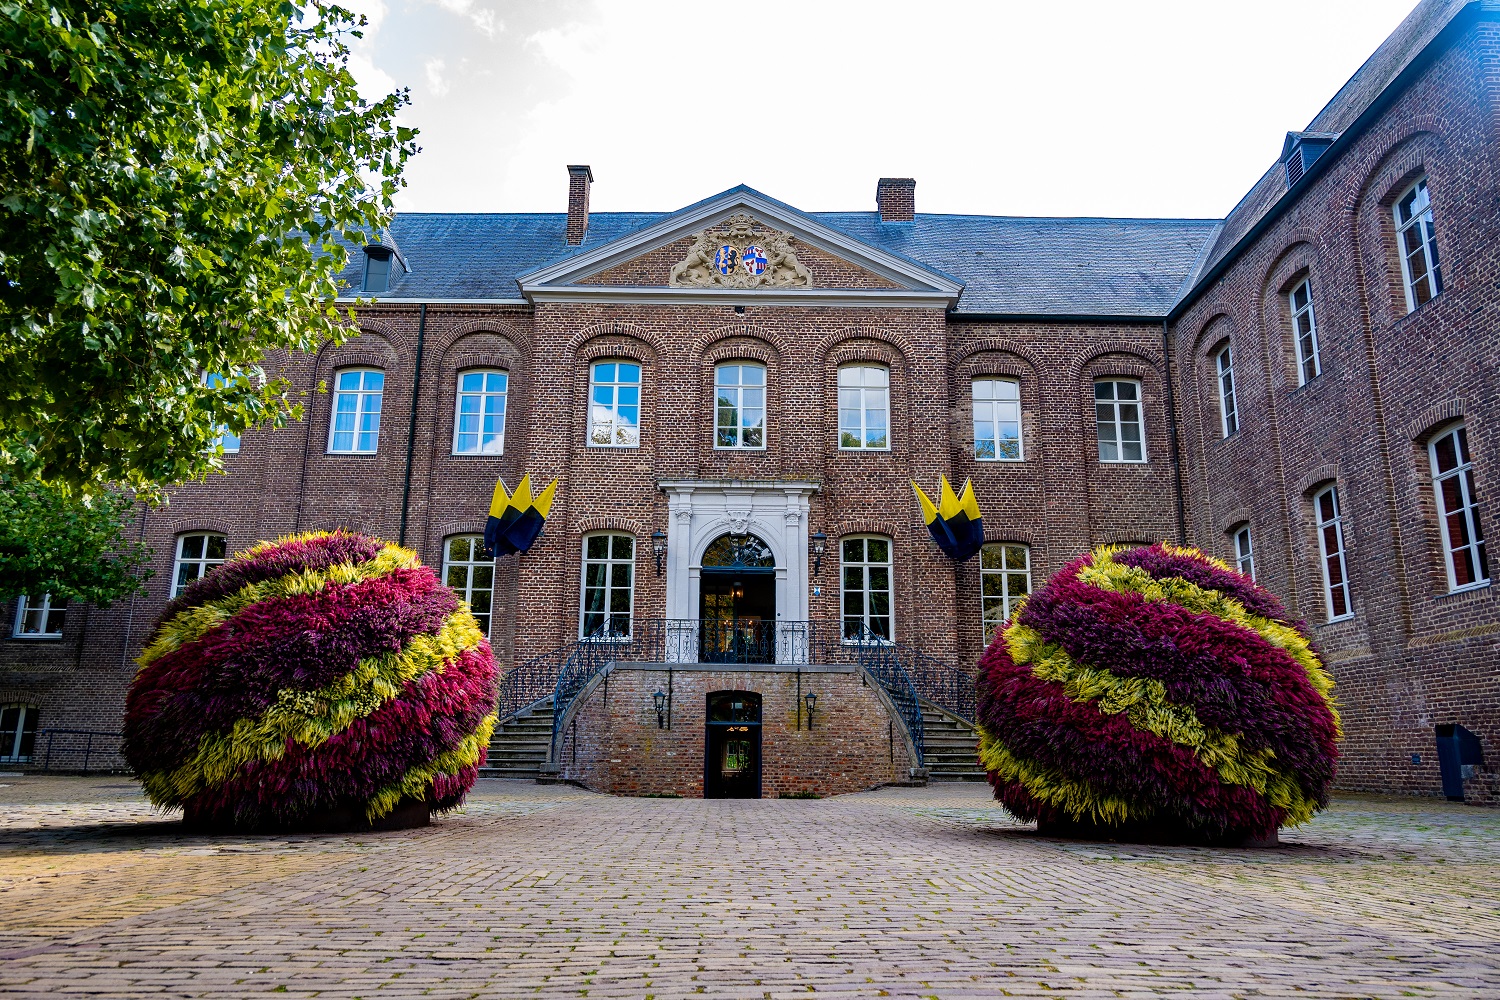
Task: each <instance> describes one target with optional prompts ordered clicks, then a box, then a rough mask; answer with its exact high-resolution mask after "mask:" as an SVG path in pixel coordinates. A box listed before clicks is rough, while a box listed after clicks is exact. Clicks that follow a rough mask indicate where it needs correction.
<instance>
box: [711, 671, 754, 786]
mask: <svg viewBox="0 0 1500 1000" xmlns="http://www.w3.org/2000/svg"><path fill="white" fill-rule="evenodd" d="M703 797H704V798H705V799H758V798H760V695H758V694H756V693H754V692H753V691H715V692H712V693H711V694H709V696H708V732H707V734H706V744H705V753H704V755H703Z"/></svg>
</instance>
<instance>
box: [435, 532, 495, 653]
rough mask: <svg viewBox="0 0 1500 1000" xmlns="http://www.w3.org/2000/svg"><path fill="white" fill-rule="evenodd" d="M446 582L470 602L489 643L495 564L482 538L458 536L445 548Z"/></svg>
mask: <svg viewBox="0 0 1500 1000" xmlns="http://www.w3.org/2000/svg"><path fill="white" fill-rule="evenodd" d="M443 580H444V581H446V582H447V584H448V587H449V589H451V590H452V591H453V592H454V593H455V594H457V595H458V596H459V599H460V600H463V601H467V602H468V604H469V610H470V611H472V612H473V613H474V618H475V620H477V621H478V622H479V628H480V630H481V631H483V632H484V636H485V638H486V639H488V638H489V636H490V612H491V609H492V606H493V604H494V599H495V560H493V559H486V558H485V557H484V537H483V536H482V535H454V536H453V537H452V538H449V539H448V541H447V543H446V544H445V545H444V546H443Z"/></svg>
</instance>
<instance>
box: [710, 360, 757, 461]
mask: <svg viewBox="0 0 1500 1000" xmlns="http://www.w3.org/2000/svg"><path fill="white" fill-rule="evenodd" d="M714 398H715V404H714V447H715V448H764V447H765V446H766V369H765V366H764V365H757V364H747V363H743V362H735V363H734V364H727V365H719V366H718V367H716V368H715V369H714Z"/></svg>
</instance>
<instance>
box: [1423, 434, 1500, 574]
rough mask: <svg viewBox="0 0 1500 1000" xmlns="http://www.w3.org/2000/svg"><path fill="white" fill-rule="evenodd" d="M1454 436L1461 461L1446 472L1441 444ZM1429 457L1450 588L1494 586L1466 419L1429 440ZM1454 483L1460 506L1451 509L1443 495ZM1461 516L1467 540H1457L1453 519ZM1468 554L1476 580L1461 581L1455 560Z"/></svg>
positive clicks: (1457, 457)
mask: <svg viewBox="0 0 1500 1000" xmlns="http://www.w3.org/2000/svg"><path fill="white" fill-rule="evenodd" d="M1450 437H1451V438H1453V454H1454V457H1455V458H1456V459H1457V460H1458V464H1457V465H1455V466H1454V467H1453V468H1451V469H1449V470H1447V471H1446V472H1439V471H1438V445H1439V444H1440V443H1442V442H1443V441H1444V440H1445V439H1447V438H1450ZM1427 457H1428V460H1429V461H1430V462H1431V463H1432V492H1433V501H1434V502H1435V503H1436V505H1437V515H1438V529H1439V530H1440V531H1441V533H1442V538H1443V568H1444V569H1445V571H1446V572H1447V576H1448V591H1449V593H1454V592H1456V591H1460V590H1474V589H1476V588H1478V587H1488V586H1489V585H1490V569H1489V553H1488V552H1487V551H1486V548H1485V540H1484V526H1483V525H1482V524H1481V523H1480V521H1479V510H1478V506H1479V500H1478V498H1477V497H1476V495H1475V493H1476V490H1475V487H1474V460H1473V457H1472V456H1471V455H1470V454H1469V443H1468V430H1467V428H1466V427H1465V426H1464V424H1463V423H1462V422H1459V423H1456V424H1449V425H1448V426H1447V427H1444V428H1443V429H1442V430H1440V431H1439V432H1438V433H1436V434H1434V435H1433V436H1432V440H1431V441H1429V442H1427ZM1450 481H1451V482H1452V483H1453V484H1454V485H1455V486H1456V487H1457V489H1458V499H1459V508H1458V509H1457V510H1449V509H1448V503H1447V500H1446V499H1445V498H1444V496H1443V487H1444V486H1445V485H1447V484H1448V483H1449V482H1450ZM1455 518H1456V519H1458V520H1459V521H1460V523H1461V524H1462V526H1463V529H1464V533H1465V535H1466V536H1467V537H1468V541H1467V542H1466V543H1463V544H1460V545H1455V544H1454V543H1453V531H1452V524H1451V522H1452V520H1453V519H1455ZM1463 554H1467V557H1468V559H1469V560H1470V561H1471V562H1472V563H1473V567H1474V579H1473V580H1472V581H1471V582H1469V583H1459V582H1458V574H1457V573H1456V572H1455V571H1454V565H1453V562H1454V559H1456V558H1460V557H1461V556H1462V555H1463Z"/></svg>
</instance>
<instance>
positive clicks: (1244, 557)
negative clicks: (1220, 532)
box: [1232, 524, 1255, 581]
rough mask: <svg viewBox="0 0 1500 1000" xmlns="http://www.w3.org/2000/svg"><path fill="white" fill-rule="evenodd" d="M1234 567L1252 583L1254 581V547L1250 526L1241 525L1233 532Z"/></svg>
mask: <svg viewBox="0 0 1500 1000" xmlns="http://www.w3.org/2000/svg"><path fill="white" fill-rule="evenodd" d="M1232 541H1233V543H1234V566H1235V569H1237V570H1239V571H1240V572H1241V573H1243V574H1244V575H1245V576H1248V577H1249V578H1250V579H1251V580H1252V581H1253V580H1254V579H1255V546H1254V540H1253V539H1252V538H1251V537H1250V525H1248V524H1242V525H1240V526H1239V527H1238V528H1236V529H1235V530H1234V536H1233V539H1232Z"/></svg>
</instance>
